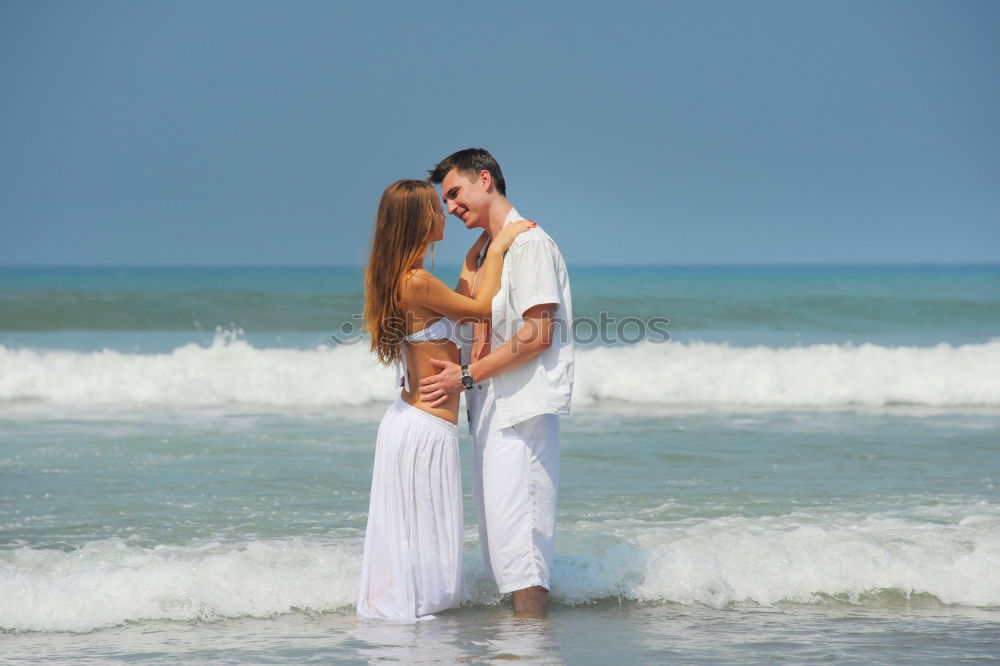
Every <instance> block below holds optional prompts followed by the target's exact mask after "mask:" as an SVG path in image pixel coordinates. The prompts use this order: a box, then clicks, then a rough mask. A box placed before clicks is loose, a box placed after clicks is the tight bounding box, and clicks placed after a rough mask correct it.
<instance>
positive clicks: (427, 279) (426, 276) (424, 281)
mask: <svg viewBox="0 0 1000 666" xmlns="http://www.w3.org/2000/svg"><path fill="white" fill-rule="evenodd" d="M434 282H439V280H438V279H437V278H436V277H434V274H433V273H431V272H430V271H428V270H426V269H423V268H412V269H410V270H408V271H406V272H405V273H404V274H403V278H402V281H401V284H400V287H401V288H402V289H401V290H402V296H403V298H404V299H405V298H406V297H407V295H408V294H411V293H413V290H414V289H427V288H428V287H429V286H430V285H431V284H432V283H434Z"/></svg>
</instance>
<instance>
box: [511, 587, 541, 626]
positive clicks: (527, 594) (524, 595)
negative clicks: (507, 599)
mask: <svg viewBox="0 0 1000 666" xmlns="http://www.w3.org/2000/svg"><path fill="white" fill-rule="evenodd" d="M511 600H512V601H513V602H514V615H516V616H517V617H534V618H543V617H545V615H546V605H547V604H548V600H549V591H548V590H546V589H545V588H544V587H542V586H540V585H535V586H534V587H528V588H525V589H523V590H514V592H513V594H511Z"/></svg>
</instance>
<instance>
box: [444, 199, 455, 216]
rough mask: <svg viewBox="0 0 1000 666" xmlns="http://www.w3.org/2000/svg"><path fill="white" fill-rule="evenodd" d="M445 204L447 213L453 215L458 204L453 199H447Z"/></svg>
mask: <svg viewBox="0 0 1000 666" xmlns="http://www.w3.org/2000/svg"><path fill="white" fill-rule="evenodd" d="M447 204H448V214H449V215H454V214H455V211H456V210H458V204H456V203H455V200H454V199H452V200H451V201H448V202H447Z"/></svg>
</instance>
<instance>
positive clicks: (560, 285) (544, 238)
mask: <svg viewBox="0 0 1000 666" xmlns="http://www.w3.org/2000/svg"><path fill="white" fill-rule="evenodd" d="M521 219H524V218H522V217H521V215H520V214H519V213H518V212H517V210H516V209H514V208H511V209H510V212H509V213H508V214H507V217H506V218H505V219H504V225H507V224H510V223H511V222H514V221H516V220H521ZM549 303H551V304H555V305H556V306H557V307H556V311H555V316H554V318H553V326H552V345H551V346H550V347H549V348H548V349H546V350H544V351H543V352H542V353H541V354H539V355H538V356H537V357H535V358H533V359H531V360H530V361H527V362H526V363H522V364H521V365H519V366H517V367H516V368H513V369H512V370H508V371H507V372H504V373H501V374H499V375H497V376H496V377H494V378H493V391H494V394H495V395H496V399H497V413H496V418H497V425H498V426H499V427H501V428H509V427H511V426H513V425H515V424H517V423H520V422H522V421H524V420H526V419H530V418H531V417H533V416H538V415H539V414H569V411H570V398H571V396H572V393H573V330H572V324H573V301H572V297H571V294H570V287H569V273H567V271H566V263H565V262H564V261H563V258H562V255H561V254H560V253H559V248H558V247H557V246H556V244H555V241H553V240H552V238H551V237H550V236H549V235H548V234H547V233H545V232H544V231H542V230H541V229H540V228H539V227H535V228H534V229H530V230H528V231H525V232H524V233H521V234H518V236H517V238H515V239H514V242H513V244H512V245H511V246H510V249H509V250H507V256H506V258H505V259H504V263H503V272H502V273H501V276H500V290H499V291H498V292H497V294H496V296H494V297H493V304H492V310H493V314H492V316H493V321H492V324H491V331H492V336H491V340H490V344H491V348H492V349H497V348H498V347H500V346H502V345H505V344H507V342H508V341H509V340H511V339H512V338H513V337H514V334H515V333H517V331H518V329H520V328H521V325H522V324H523V323H524V318H523V314H524V312H526V311H527V310H528V309H530V308H532V307H534V306H536V305H543V304H549ZM515 351H516V350H515Z"/></svg>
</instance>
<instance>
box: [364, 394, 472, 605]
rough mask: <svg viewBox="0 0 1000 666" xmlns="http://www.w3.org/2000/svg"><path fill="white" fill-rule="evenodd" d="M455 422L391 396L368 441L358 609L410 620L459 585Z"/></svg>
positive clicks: (450, 596) (450, 601) (449, 597)
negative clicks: (370, 457)
mask: <svg viewBox="0 0 1000 666" xmlns="http://www.w3.org/2000/svg"><path fill="white" fill-rule="evenodd" d="M463 530H464V525H463V515H462V470H461V464H460V462H459V455H458V428H457V427H456V426H455V425H454V424H452V423H449V422H447V421H445V420H443V419H440V418H438V417H436V416H434V415H432V414H428V413H427V412H424V411H421V410H419V409H417V408H415V407H411V406H410V405H408V404H406V403H405V402H403V401H402V400H397V401H396V402H395V403H394V404H393V405H391V406H390V407H389V409H388V410H386V412H385V416H384V417H383V418H382V423H381V424H380V425H379V429H378V440H377V442H376V444H375V466H374V470H373V472H372V491H371V502H370V504H369V508H368V527H367V529H366V531H365V546H364V556H363V559H362V563H361V589H360V591H359V593H358V615H359V616H360V617H367V618H386V619H394V620H415V619H417V618H418V617H420V616H425V615H428V614H430V613H435V612H437V611H440V610H444V609H446V608H457V607H458V606H459V604H460V603H461V600H462V598H461V593H462V538H463Z"/></svg>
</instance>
